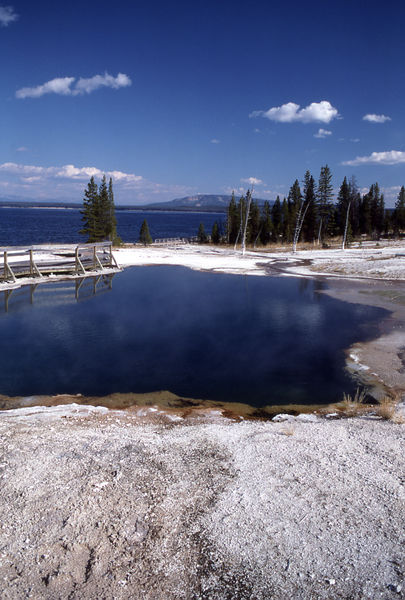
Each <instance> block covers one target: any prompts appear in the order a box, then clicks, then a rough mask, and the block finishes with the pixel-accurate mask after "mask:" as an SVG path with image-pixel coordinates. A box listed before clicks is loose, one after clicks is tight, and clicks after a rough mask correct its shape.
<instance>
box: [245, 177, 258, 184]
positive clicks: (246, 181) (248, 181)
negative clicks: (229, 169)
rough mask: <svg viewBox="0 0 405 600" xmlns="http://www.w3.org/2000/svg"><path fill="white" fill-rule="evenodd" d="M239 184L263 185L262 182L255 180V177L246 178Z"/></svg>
mask: <svg viewBox="0 0 405 600" xmlns="http://www.w3.org/2000/svg"><path fill="white" fill-rule="evenodd" d="M241 182H242V183H248V184H249V185H263V181H262V180H261V179H257V177H246V178H245V179H241Z"/></svg>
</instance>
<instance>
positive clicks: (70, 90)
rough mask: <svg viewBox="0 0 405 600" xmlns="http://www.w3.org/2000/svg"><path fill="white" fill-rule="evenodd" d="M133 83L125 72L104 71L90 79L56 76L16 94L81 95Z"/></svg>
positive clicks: (27, 95)
mask: <svg viewBox="0 0 405 600" xmlns="http://www.w3.org/2000/svg"><path fill="white" fill-rule="evenodd" d="M75 82H76V83H75ZM131 83H132V82H131V79H130V78H129V77H128V75H125V74H124V73H118V75H117V77H113V76H112V75H109V74H108V73H104V75H94V77H90V78H88V79H84V78H83V77H81V78H80V79H79V80H78V81H76V77H56V78H55V79H51V80H50V81H47V82H46V83H43V84H42V85H38V86H36V87H23V88H21V89H19V90H17V91H16V94H15V95H16V97H17V98H20V99H23V98H40V97H41V96H44V95H45V94H59V95H61V96H79V95H83V94H91V92H94V91H95V90H98V89H100V88H102V87H109V88H112V89H114V90H117V89H119V88H122V87H128V86H129V85H131Z"/></svg>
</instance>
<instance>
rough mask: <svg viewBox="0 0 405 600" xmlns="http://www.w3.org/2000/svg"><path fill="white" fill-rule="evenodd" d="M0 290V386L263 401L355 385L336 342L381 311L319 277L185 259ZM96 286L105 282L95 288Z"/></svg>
mask: <svg viewBox="0 0 405 600" xmlns="http://www.w3.org/2000/svg"><path fill="white" fill-rule="evenodd" d="M92 285H93V284H92V281H91V280H87V281H85V283H84V285H83V287H82V288H81V289H80V291H79V293H78V299H76V297H75V283H73V282H63V283H60V284H53V285H52V286H51V285H40V286H38V288H37V289H36V291H35V292H34V293H33V297H32V304H30V288H24V289H21V290H16V291H15V292H13V293H12V294H11V296H10V297H9V298H8V312H7V313H6V312H5V310H4V306H5V303H6V295H5V293H4V292H2V293H0V357H1V362H0V393H2V394H7V395H36V394H58V393H72V394H75V393H82V394H85V395H105V394H109V393H113V392H151V391H155V390H170V391H172V392H174V393H176V394H178V395H179V396H184V397H192V398H200V399H211V400H221V401H229V402H231V401H238V402H245V403H249V404H252V405H255V406H263V405H266V404H288V403H291V402H294V403H295V402H299V403H311V404H312V403H326V402H330V401H335V400H341V398H342V394H343V392H352V391H353V389H354V387H355V386H354V383H353V381H352V380H351V379H350V378H349V377H348V376H347V375H346V374H345V372H344V369H343V367H344V349H345V348H347V347H348V346H349V345H350V344H351V343H353V342H354V341H359V340H362V339H366V338H367V337H370V336H372V335H373V334H374V333H375V331H376V322H377V320H378V319H380V318H381V316H382V315H384V314H385V311H382V310H381V309H376V308H372V307H367V306H361V305H354V304H348V303H343V302H340V301H338V300H335V299H332V298H330V297H328V296H326V295H325V294H321V293H319V292H318V290H319V289H320V287H321V286H324V285H325V284H324V283H320V282H317V281H311V280H302V279H301V280H300V279H294V278H273V277H254V276H248V277H242V276H236V275H225V274H211V273H202V272H195V271H191V270H188V269H185V268H182V267H136V268H135V267H134V268H131V269H127V270H125V271H124V272H122V273H119V274H117V275H116V276H115V277H114V279H113V281H112V288H111V290H108V287H107V285H105V284H104V283H103V282H100V283H99V285H98V288H97V290H98V291H97V293H96V294H95V295H93V291H94V290H93V287H92ZM103 292H104V293H103Z"/></svg>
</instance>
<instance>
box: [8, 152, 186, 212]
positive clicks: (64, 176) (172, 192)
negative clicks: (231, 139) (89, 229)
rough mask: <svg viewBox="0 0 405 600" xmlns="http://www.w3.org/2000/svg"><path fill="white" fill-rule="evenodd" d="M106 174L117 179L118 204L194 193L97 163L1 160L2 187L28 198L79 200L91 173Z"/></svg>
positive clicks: (98, 175)
mask: <svg viewBox="0 0 405 600" xmlns="http://www.w3.org/2000/svg"><path fill="white" fill-rule="evenodd" d="M104 174H105V175H106V177H107V178H110V177H112V179H113V181H114V188H115V192H116V202H117V204H133V205H134V204H140V203H145V204H146V203H148V202H152V201H153V202H156V201H158V200H159V201H160V200H172V199H173V198H175V197H179V196H185V195H190V194H192V193H195V189H194V188H191V187H190V186H184V185H176V184H170V185H164V184H161V183H156V182H154V181H150V180H148V179H145V178H144V177H142V176H141V175H136V174H134V173H126V172H124V171H118V170H110V171H103V170H102V169H99V168H98V167H94V166H84V167H77V166H75V165H72V164H67V165H62V166H49V167H45V166H36V165H25V164H22V163H15V162H6V163H3V164H0V188H1V187H3V188H6V189H7V193H8V194H15V195H16V196H18V197H19V198H22V199H27V200H61V201H62V200H63V201H73V202H80V201H81V199H82V197H83V190H84V188H85V186H86V185H87V182H88V181H89V179H90V177H94V178H95V179H96V181H100V179H101V177H102V176H103V175H104Z"/></svg>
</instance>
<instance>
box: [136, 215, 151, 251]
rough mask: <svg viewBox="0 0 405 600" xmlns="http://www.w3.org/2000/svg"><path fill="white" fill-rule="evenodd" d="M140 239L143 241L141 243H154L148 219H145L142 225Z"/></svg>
mask: <svg viewBox="0 0 405 600" xmlns="http://www.w3.org/2000/svg"><path fill="white" fill-rule="evenodd" d="M139 241H140V242H141V244H144V246H146V245H147V244H151V243H152V237H151V235H150V232H149V227H148V222H147V220H146V219H144V220H143V223H142V225H141V230H140V232H139Z"/></svg>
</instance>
